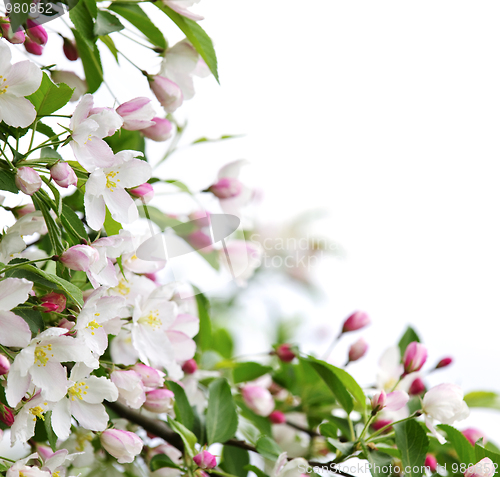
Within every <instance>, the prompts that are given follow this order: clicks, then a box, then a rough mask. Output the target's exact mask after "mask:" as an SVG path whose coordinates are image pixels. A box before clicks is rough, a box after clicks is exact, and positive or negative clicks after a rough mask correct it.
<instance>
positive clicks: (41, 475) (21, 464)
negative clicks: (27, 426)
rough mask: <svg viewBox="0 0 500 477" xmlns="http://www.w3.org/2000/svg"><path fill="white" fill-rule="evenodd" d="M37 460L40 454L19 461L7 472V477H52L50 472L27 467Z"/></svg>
mask: <svg viewBox="0 0 500 477" xmlns="http://www.w3.org/2000/svg"><path fill="white" fill-rule="evenodd" d="M35 420H36V419H35ZM37 458H38V454H37V453H36V452H35V453H34V454H31V455H29V456H28V457H25V458H24V459H20V460H18V461H17V462H16V463H15V464H13V465H12V466H11V467H10V468H9V469H8V470H7V474H6V477H51V475H52V474H51V472H49V471H46V470H41V469H40V468H38V467H32V466H29V465H26V464H27V463H28V461H30V460H32V459H37Z"/></svg>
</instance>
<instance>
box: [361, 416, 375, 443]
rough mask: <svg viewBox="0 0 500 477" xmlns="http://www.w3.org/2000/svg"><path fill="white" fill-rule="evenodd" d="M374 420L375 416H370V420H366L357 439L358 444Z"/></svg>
mask: <svg viewBox="0 0 500 477" xmlns="http://www.w3.org/2000/svg"><path fill="white" fill-rule="evenodd" d="M374 418H375V416H370V418H369V419H368V421H367V422H366V424H365V427H363V430H362V431H361V434H360V435H359V437H358V442H359V441H361V439H363V437H364V436H365V434H366V431H367V430H368V428H369V427H370V424H371V423H372V421H373V419H374Z"/></svg>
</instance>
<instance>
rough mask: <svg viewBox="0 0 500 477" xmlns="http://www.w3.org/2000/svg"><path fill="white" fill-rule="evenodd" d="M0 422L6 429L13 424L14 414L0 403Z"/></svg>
mask: <svg viewBox="0 0 500 477" xmlns="http://www.w3.org/2000/svg"><path fill="white" fill-rule="evenodd" d="M0 421H2V422H3V423H4V424H5V425H6V426H7V427H10V426H12V424H14V412H13V411H12V409H11V408H10V407H7V406H5V405H4V404H2V403H0Z"/></svg>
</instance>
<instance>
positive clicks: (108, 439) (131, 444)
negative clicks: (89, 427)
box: [101, 429, 143, 464]
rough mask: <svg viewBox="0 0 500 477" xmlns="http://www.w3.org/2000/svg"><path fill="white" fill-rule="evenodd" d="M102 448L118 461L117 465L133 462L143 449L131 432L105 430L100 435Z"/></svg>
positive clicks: (137, 438) (139, 440) (138, 439)
mask: <svg viewBox="0 0 500 477" xmlns="http://www.w3.org/2000/svg"><path fill="white" fill-rule="evenodd" d="M101 444H102V446H103V447H104V448H105V449H106V450H107V451H108V452H109V453H110V454H111V455H112V456H113V457H116V459H118V463H119V464H127V463H130V462H133V461H134V459H135V456H136V455H138V454H139V453H140V452H141V450H142V447H143V443H142V441H141V439H140V438H139V437H138V436H137V435H136V434H135V433H133V432H129V431H122V430H119V429H107V430H105V431H104V432H103V433H102V434H101Z"/></svg>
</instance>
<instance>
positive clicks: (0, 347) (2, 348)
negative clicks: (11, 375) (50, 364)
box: [0, 345, 14, 459]
mask: <svg viewBox="0 0 500 477" xmlns="http://www.w3.org/2000/svg"><path fill="white" fill-rule="evenodd" d="M0 349H1V350H2V351H3V352H4V353H5V354H6V355H7V356H8V357H9V358H10V359H11V360H12V361H14V357H13V356H12V355H11V354H10V353H9V352H8V351H7V350H6V349H5V348H4V347H3V346H2V345H0ZM0 459H5V457H0Z"/></svg>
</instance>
